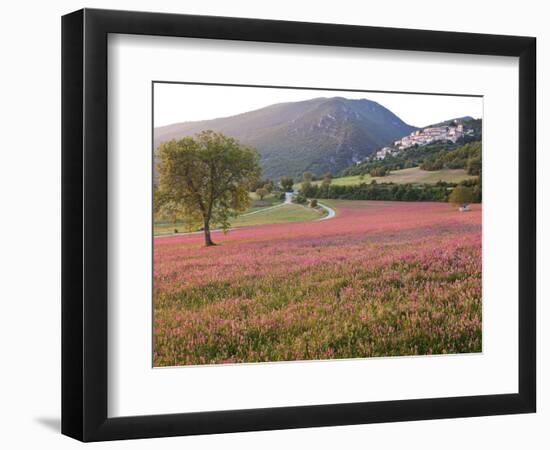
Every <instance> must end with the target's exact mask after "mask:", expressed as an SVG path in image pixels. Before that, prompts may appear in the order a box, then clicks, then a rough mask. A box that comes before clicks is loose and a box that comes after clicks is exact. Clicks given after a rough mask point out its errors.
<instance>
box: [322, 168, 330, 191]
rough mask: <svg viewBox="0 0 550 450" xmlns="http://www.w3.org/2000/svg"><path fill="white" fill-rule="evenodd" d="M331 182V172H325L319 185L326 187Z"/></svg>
mask: <svg viewBox="0 0 550 450" xmlns="http://www.w3.org/2000/svg"><path fill="white" fill-rule="evenodd" d="M331 183H332V174H331V173H330V172H327V173H325V176H324V177H323V181H322V182H321V186H322V187H323V188H325V189H328V187H329V186H330V185H331Z"/></svg>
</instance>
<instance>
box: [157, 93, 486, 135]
mask: <svg viewBox="0 0 550 450" xmlns="http://www.w3.org/2000/svg"><path fill="white" fill-rule="evenodd" d="M154 90H155V105H154V108H155V124H154V126H155V127H158V126H162V125H169V124H171V123H177V122H187V121H195V120H206V119H215V118H218V117H227V116H232V115H235V114H240V113H243V112H247V111H252V110H255V109H259V108H263V107H264V106H268V105H272V104H274V103H282V102H295V101H300V100H308V99H311V98H316V97H345V98H350V99H351V98H353V99H358V98H366V99H369V100H373V101H375V102H378V103H380V104H381V105H382V106H385V107H386V108H388V109H389V110H390V111H392V112H393V113H394V114H397V116H399V117H400V118H401V119H402V120H404V121H405V122H406V123H408V124H409V125H414V126H418V127H422V126H426V125H430V124H433V123H437V122H440V121H443V120H447V119H451V118H454V117H462V116H472V117H474V118H480V117H482V114H483V99H482V98H480V97H452V96H443V95H421V94H387V93H380V92H342V91H318V90H314V91H313V90H297V89H279V88H255V87H234V86H203V85H186V84H159V83H155V86H154Z"/></svg>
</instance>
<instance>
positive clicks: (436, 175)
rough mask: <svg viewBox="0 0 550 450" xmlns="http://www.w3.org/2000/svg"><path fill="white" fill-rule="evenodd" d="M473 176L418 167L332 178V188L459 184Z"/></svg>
mask: <svg viewBox="0 0 550 450" xmlns="http://www.w3.org/2000/svg"><path fill="white" fill-rule="evenodd" d="M474 178H475V176H473V175H468V173H467V172H466V170H464V169H443V170H435V171H427V170H422V169H420V167H412V168H410V169H402V170H395V171H393V172H391V173H390V174H389V175H387V176H385V177H371V176H370V175H364V176H363V178H361V177H360V176H359V175H354V176H349V177H342V178H333V180H332V184H333V185H334V186H351V185H355V184H361V183H371V182H372V180H376V182H377V183H398V184H405V183H412V184H421V183H427V184H435V183H437V182H438V181H445V182H447V183H460V182H461V181H463V180H469V179H474ZM313 184H321V181H314V182H313Z"/></svg>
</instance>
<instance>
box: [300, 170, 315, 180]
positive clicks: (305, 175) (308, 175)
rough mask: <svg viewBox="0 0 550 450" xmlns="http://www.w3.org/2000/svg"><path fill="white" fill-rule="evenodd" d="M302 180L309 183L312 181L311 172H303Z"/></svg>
mask: <svg viewBox="0 0 550 450" xmlns="http://www.w3.org/2000/svg"><path fill="white" fill-rule="evenodd" d="M302 180H304V181H309V182H311V181H313V174H312V173H311V172H304V174H303V175H302Z"/></svg>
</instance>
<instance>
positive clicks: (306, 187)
mask: <svg viewBox="0 0 550 450" xmlns="http://www.w3.org/2000/svg"><path fill="white" fill-rule="evenodd" d="M310 188H311V182H310V181H304V182H303V183H302V184H301V186H300V193H302V194H303V193H304V192H307V191H308V190H309V189H310Z"/></svg>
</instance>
